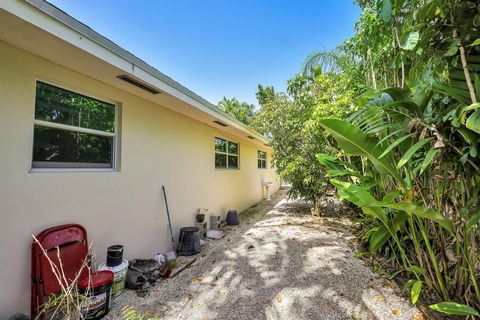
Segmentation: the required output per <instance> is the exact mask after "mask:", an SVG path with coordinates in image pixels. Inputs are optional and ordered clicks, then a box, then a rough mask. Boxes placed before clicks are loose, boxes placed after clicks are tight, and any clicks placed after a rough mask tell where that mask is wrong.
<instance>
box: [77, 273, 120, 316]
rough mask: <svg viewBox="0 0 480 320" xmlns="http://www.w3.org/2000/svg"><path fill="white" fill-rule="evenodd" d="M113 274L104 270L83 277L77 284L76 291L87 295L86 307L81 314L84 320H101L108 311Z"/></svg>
mask: <svg viewBox="0 0 480 320" xmlns="http://www.w3.org/2000/svg"><path fill="white" fill-rule="evenodd" d="M112 283H113V272H112V271H108V270H104V271H99V272H95V273H93V274H91V275H87V276H84V277H83V278H81V279H80V281H79V282H78V291H79V292H80V293H81V294H88V300H87V305H86V307H85V310H84V312H83V318H82V319H85V320H100V319H103V318H104V317H105V316H106V315H107V314H108V312H109V311H110V299H111V292H112V290H111V289H112Z"/></svg>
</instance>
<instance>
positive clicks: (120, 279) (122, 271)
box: [98, 260, 128, 298]
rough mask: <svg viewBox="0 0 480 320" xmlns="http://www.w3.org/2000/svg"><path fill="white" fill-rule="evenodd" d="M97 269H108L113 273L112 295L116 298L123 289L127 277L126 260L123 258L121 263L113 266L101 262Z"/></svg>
mask: <svg viewBox="0 0 480 320" xmlns="http://www.w3.org/2000/svg"><path fill="white" fill-rule="evenodd" d="M98 270H109V271H112V272H113V274H114V277H113V285H112V297H113V298H116V297H118V296H119V295H121V294H122V293H123V291H124V289H125V280H126V279H127V270H128V261H127V260H123V261H122V263H120V264H119V265H117V266H115V267H109V266H108V265H107V264H105V263H102V264H101V265H100V266H99V267H98Z"/></svg>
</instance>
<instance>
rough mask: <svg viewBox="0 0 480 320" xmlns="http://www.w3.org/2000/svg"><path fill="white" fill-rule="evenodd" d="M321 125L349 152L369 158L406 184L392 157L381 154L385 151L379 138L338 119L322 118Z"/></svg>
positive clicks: (382, 171)
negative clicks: (379, 142)
mask: <svg viewBox="0 0 480 320" xmlns="http://www.w3.org/2000/svg"><path fill="white" fill-rule="evenodd" d="M319 123H320V125H321V126H322V127H323V128H325V129H326V130H327V131H328V132H330V134H331V135H332V136H333V137H334V138H335V140H336V141H337V143H338V144H339V146H340V147H341V148H342V149H343V150H344V151H345V152H347V153H350V154H353V155H358V156H363V157H366V158H368V159H369V160H370V161H371V162H372V163H373V165H374V166H375V167H376V168H377V170H378V171H379V172H381V173H388V174H389V175H391V176H392V177H394V178H395V179H396V180H397V181H398V182H399V183H401V184H402V185H404V184H405V182H404V181H403V179H402V178H401V177H400V175H399V173H398V171H397V170H396V169H395V167H394V166H393V165H392V164H391V157H389V156H385V157H383V158H381V159H380V155H381V154H382V153H383V152H384V151H385V150H384V149H383V147H382V146H381V145H378V139H376V138H373V137H369V136H367V135H366V134H365V133H364V132H362V131H361V130H360V129H359V128H358V127H356V126H354V125H352V124H350V123H347V122H345V121H342V120H337V119H322V120H320V121H319Z"/></svg>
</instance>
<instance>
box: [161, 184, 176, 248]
mask: <svg viewBox="0 0 480 320" xmlns="http://www.w3.org/2000/svg"><path fill="white" fill-rule="evenodd" d="M162 191H163V199H164V200H165V209H166V210H167V218H168V228H169V229H170V237H171V238H172V250H173V251H175V240H174V239H173V231H172V222H171V221H170V211H169V210H168V201H167V192H166V191H165V186H163V185H162Z"/></svg>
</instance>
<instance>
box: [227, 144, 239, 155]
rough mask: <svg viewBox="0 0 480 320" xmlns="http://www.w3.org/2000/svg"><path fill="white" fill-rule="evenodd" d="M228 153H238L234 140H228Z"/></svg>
mask: <svg viewBox="0 0 480 320" xmlns="http://www.w3.org/2000/svg"><path fill="white" fill-rule="evenodd" d="M228 153H229V154H238V144H237V143H235V142H231V141H228Z"/></svg>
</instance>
